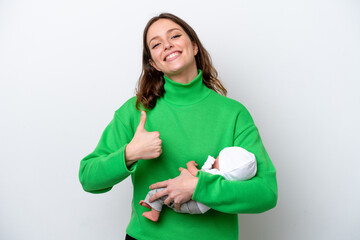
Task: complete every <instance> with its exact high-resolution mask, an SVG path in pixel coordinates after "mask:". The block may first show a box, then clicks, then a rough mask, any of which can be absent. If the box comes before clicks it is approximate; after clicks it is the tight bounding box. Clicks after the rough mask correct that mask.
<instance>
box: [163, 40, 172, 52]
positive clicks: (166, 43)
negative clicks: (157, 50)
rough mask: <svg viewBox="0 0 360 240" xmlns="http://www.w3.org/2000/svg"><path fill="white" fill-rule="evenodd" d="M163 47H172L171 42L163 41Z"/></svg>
mask: <svg viewBox="0 0 360 240" xmlns="http://www.w3.org/2000/svg"><path fill="white" fill-rule="evenodd" d="M164 47H165V49H166V50H168V49H170V48H172V47H173V45H172V43H171V42H169V41H166V42H165V43H164Z"/></svg>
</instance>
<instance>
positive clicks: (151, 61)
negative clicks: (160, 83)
mask: <svg viewBox="0 0 360 240" xmlns="http://www.w3.org/2000/svg"><path fill="white" fill-rule="evenodd" d="M149 63H150V65H151V66H152V67H153V68H155V69H156V70H158V71H159V72H160V70H159V69H158V67H157V66H156V64H155V63H154V62H153V60H151V59H149Z"/></svg>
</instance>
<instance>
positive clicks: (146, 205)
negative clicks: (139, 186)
mask: <svg viewBox="0 0 360 240" xmlns="http://www.w3.org/2000/svg"><path fill="white" fill-rule="evenodd" d="M139 204H140V205H141V206H143V207H147V208H150V209H151V206H150V205H149V204H147V203H146V202H144V200H141V201H140V202H139Z"/></svg>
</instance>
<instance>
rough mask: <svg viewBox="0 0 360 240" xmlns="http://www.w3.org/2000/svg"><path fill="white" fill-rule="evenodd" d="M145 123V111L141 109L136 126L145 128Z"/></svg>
mask: <svg viewBox="0 0 360 240" xmlns="http://www.w3.org/2000/svg"><path fill="white" fill-rule="evenodd" d="M145 123H146V112H145V111H141V116H140V122H139V125H138V128H140V129H144V130H145Z"/></svg>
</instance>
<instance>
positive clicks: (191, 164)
mask: <svg viewBox="0 0 360 240" xmlns="http://www.w3.org/2000/svg"><path fill="white" fill-rule="evenodd" d="M197 165H198V164H197V163H196V162H195V161H190V162H188V163H187V164H186V167H187V169H188V171H189V172H190V173H191V174H192V175H193V176H196V174H197V172H198V169H197V168H196V166H197Z"/></svg>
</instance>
